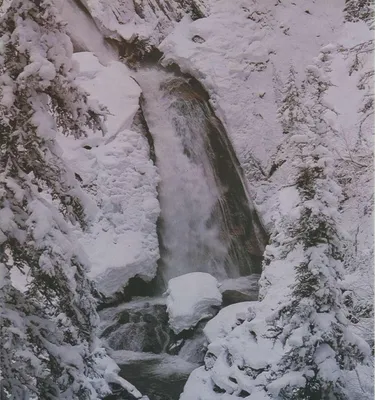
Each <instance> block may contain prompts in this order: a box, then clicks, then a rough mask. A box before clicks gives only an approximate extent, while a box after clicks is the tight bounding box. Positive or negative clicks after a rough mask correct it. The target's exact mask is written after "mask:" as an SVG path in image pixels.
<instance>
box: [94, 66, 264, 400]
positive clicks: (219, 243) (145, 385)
mask: <svg viewBox="0 0 375 400" xmlns="http://www.w3.org/2000/svg"><path fill="white" fill-rule="evenodd" d="M134 79H135V80H136V81H137V83H138V84H139V85H140V87H141V89H142V96H141V101H140V109H139V111H138V112H137V114H136V116H135V118H134V122H133V126H132V128H131V129H133V130H136V131H138V132H141V133H142V134H144V135H145V136H146V137H147V138H148V140H149V144H150V157H151V158H152V159H153V161H154V162H155V163H156V166H157V168H158V171H159V175H160V178H161V181H160V184H159V188H158V193H159V201H160V206H161V215H160V218H159V223H158V235H159V245H160V254H161V256H160V260H159V264H158V274H157V277H156V278H155V280H154V282H153V283H152V293H151V285H150V286H149V287H150V293H145V290H144V289H143V292H142V293H139V294H137V293H135V294H134V287H135V286H134V285H133V287H131V284H129V287H128V288H127V289H125V290H128V289H129V292H130V293H133V294H132V295H133V296H134V295H135V296H142V297H136V298H134V297H133V299H131V301H129V302H126V303H122V304H120V305H118V306H116V307H112V308H106V309H103V310H102V311H100V317H101V321H102V322H101V324H102V325H101V336H102V337H103V338H104V339H105V341H106V343H107V344H108V346H109V347H110V348H111V349H113V350H114V352H113V357H114V359H115V360H116V362H117V363H118V364H119V365H120V367H121V374H122V376H123V377H124V378H126V379H127V380H128V381H129V382H131V383H132V384H134V385H135V386H136V387H137V388H138V389H139V390H140V391H141V392H142V393H144V394H146V395H147V396H149V398H150V400H178V398H179V395H180V393H181V392H182V390H183V386H184V384H185V382H186V380H187V378H188V376H189V374H190V372H191V371H192V370H193V369H195V368H196V367H198V366H199V365H202V363H203V358H204V353H205V349H206V345H207V343H206V339H205V337H204V334H203V327H204V325H205V323H206V322H207V320H206V321H201V322H200V323H199V324H198V325H197V327H195V328H194V329H191V330H189V331H183V332H182V333H180V334H179V335H176V334H174V332H173V331H172V330H171V329H170V327H169V325H168V314H167V310H166V305H165V298H163V297H161V294H162V293H163V292H164V290H165V289H166V287H167V284H168V281H169V280H170V279H171V278H174V277H177V276H180V275H184V274H187V273H191V272H206V273H209V274H211V275H213V276H214V277H215V278H217V280H218V281H224V280H228V279H236V278H240V277H244V276H248V275H252V274H259V273H260V269H261V259H262V253H263V250H264V245H265V241H266V239H265V238H266V234H265V232H264V230H263V228H262V225H261V223H260V221H259V218H258V216H257V213H256V211H255V210H254V208H253V206H252V203H251V200H250V197H249V195H248V192H247V188H246V184H245V183H244V179H243V175H242V171H241V167H240V165H239V162H238V160H237V157H236V155H235V152H234V149H233V147H232V145H231V143H230V140H229V138H228V136H227V133H226V131H225V128H224V126H223V124H222V123H221V122H220V120H219V119H218V118H217V117H216V116H215V113H214V111H213V109H212V107H211V105H210V103H209V97H208V95H207V93H206V92H205V90H204V89H203V87H202V86H201V85H200V84H199V83H198V82H197V81H196V80H195V79H193V78H191V77H188V76H186V75H183V74H181V73H180V72H170V71H166V70H162V69H160V68H157V67H155V68H149V69H141V70H139V71H138V72H136V73H135V75H134ZM256 276H258V275H256ZM254 277H255V275H254ZM146 285H147V284H146ZM255 286H257V284H256V283H255ZM187 290H188V288H187ZM135 292H136V290H135ZM145 294H146V297H145ZM147 295H148V296H150V297H147ZM235 297H236V296H235ZM255 299H256V298H251V300H255ZM237 301H241V300H238V296H237V300H233V301H232V302H237ZM242 301H243V300H242ZM224 303H226V304H230V303H231V301H230V300H229V301H226V302H224Z"/></svg>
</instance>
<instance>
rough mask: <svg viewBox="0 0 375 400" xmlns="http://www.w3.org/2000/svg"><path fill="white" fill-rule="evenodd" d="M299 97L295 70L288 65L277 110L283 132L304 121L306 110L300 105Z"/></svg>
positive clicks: (291, 129) (285, 132)
mask: <svg viewBox="0 0 375 400" xmlns="http://www.w3.org/2000/svg"><path fill="white" fill-rule="evenodd" d="M300 97H301V93H300V89H299V88H298V87H297V83H296V71H295V70H294V68H293V67H290V70H289V75H288V79H287V83H286V85H285V89H284V98H283V102H282V105H281V107H280V108H279V110H278V115H279V117H280V120H281V125H282V127H283V133H284V134H288V133H290V132H293V131H294V130H295V128H296V126H297V125H298V124H301V123H303V122H306V110H304V109H303V107H302V105H301V99H300Z"/></svg>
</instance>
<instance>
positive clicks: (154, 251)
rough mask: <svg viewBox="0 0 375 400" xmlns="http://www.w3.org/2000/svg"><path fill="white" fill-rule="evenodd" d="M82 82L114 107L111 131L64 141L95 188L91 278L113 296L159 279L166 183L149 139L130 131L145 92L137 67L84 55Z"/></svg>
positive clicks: (88, 239) (87, 239)
mask: <svg viewBox="0 0 375 400" xmlns="http://www.w3.org/2000/svg"><path fill="white" fill-rule="evenodd" d="M74 58H75V60H76V61H77V62H78V63H79V67H80V75H79V84H80V85H82V86H83V88H84V89H86V91H88V93H89V94H90V99H92V101H98V102H99V103H100V104H102V105H104V106H106V107H107V109H108V112H109V114H108V117H107V121H106V128H107V134H106V136H104V137H103V136H102V134H101V133H100V132H97V133H93V132H88V136H87V138H83V139H80V140H74V139H72V138H66V137H64V136H61V137H60V138H59V142H60V145H61V147H62V148H63V149H64V158H65V159H66V160H68V162H69V164H70V166H71V168H72V169H73V170H74V172H75V173H76V174H77V175H76V176H77V179H80V180H81V185H82V187H83V188H84V189H85V190H86V191H87V193H88V197H89V200H90V201H91V203H93V204H94V207H93V206H92V204H91V203H90V207H88V206H87V207H86V209H85V211H86V214H88V213H89V211H91V212H90V213H89V214H90V215H88V219H89V226H88V229H87V230H86V231H85V232H77V234H78V236H79V238H80V242H81V245H82V246H83V248H84V250H85V251H86V253H87V254H88V256H89V258H90V261H91V265H92V269H91V272H90V275H91V277H92V278H94V279H95V280H96V281H97V284H98V288H99V290H100V291H101V292H102V293H103V294H104V295H106V296H111V295H113V294H114V293H116V292H118V291H121V290H122V288H123V287H124V286H126V284H127V282H128V280H129V279H130V278H132V277H134V276H136V275H137V276H139V277H140V278H142V279H145V280H151V279H152V278H153V277H154V276H155V274H156V267H157V265H156V262H157V260H158V258H159V244H158V238H157V233H156V221H157V218H158V215H159V212H160V208H159V202H158V200H157V184H158V181H159V178H158V175H157V172H156V167H155V166H154V164H153V163H152V161H151V160H150V154H149V152H150V149H149V145H148V142H147V139H146V137H144V136H143V135H142V134H141V133H137V132H134V131H131V130H130V127H131V124H132V122H133V117H134V115H135V113H136V112H137V109H138V101H139V95H140V89H139V87H138V85H137V84H136V83H135V81H134V80H133V79H132V78H131V77H130V72H129V69H128V68H127V67H126V66H125V65H124V64H122V63H120V62H116V61H112V62H109V63H108V65H107V66H104V65H102V64H101V63H100V62H99V60H98V59H97V58H96V57H95V56H94V55H93V54H92V53H77V54H75V57H74Z"/></svg>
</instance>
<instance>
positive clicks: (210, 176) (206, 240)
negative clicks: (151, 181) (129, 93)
mask: <svg viewBox="0 0 375 400" xmlns="http://www.w3.org/2000/svg"><path fill="white" fill-rule="evenodd" d="M136 80H137V82H138V83H139V84H140V86H141V88H142V93H143V104H142V108H143V114H144V117H145V120H146V122H147V125H148V129H149V130H150V133H151V135H152V137H153V141H154V146H155V155H156V164H157V166H158V169H159V174H160V176H161V183H160V186H159V199H160V204H161V210H162V211H161V224H160V225H161V226H160V239H161V263H160V264H161V265H160V274H161V277H162V280H163V281H164V283H166V282H167V281H168V280H169V279H170V278H172V277H175V276H179V275H182V274H186V273H189V272H194V271H202V272H208V273H210V274H212V275H213V276H215V277H216V278H218V279H219V280H222V279H226V278H228V277H230V278H235V277H239V276H241V275H249V274H251V273H254V272H259V261H260V257H261V255H262V251H263V243H264V242H263V237H264V232H263V230H262V227H261V224H260V223H259V221H258V220H257V216H256V213H255V212H254V211H253V210H252V209H251V208H250V206H249V199H248V196H247V193H246V188H245V185H244V184H243V182H242V177H241V171H240V167H239V164H238V160H237V159H236V157H235V155H234V151H233V149H232V147H231V144H230V142H229V140H228V138H227V136H226V132H225V129H224V127H223V125H222V124H221V123H220V121H219V120H218V119H217V118H216V116H215V114H214V113H213V111H212V109H211V107H210V105H209V102H208V96H207V95H206V93H205V92H204V90H203V88H202V87H200V85H199V84H198V83H197V82H196V81H194V80H190V81H192V83H191V82H190V81H189V79H187V78H185V77H183V76H179V75H176V74H173V73H170V72H166V71H161V70H156V69H150V70H142V71H140V72H138V73H137V75H136Z"/></svg>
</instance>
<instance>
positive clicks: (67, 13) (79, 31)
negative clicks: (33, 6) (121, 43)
mask: <svg viewBox="0 0 375 400" xmlns="http://www.w3.org/2000/svg"><path fill="white" fill-rule="evenodd" d="M54 2H55V3H56V6H57V8H58V10H59V13H60V16H61V18H62V19H63V20H64V21H67V27H66V30H67V33H68V34H69V36H70V38H71V40H72V42H73V45H74V48H75V51H76V52H77V51H90V52H93V53H95V55H96V56H97V57H99V59H100V60H101V61H103V62H108V61H110V60H113V59H116V58H117V55H116V51H115V50H114V49H112V48H111V47H110V46H109V45H108V43H106V42H105V40H104V38H103V35H102V34H101V33H100V32H99V30H98V28H97V26H96V24H95V22H94V20H93V18H92V17H91V16H90V15H88V14H87V13H86V12H85V11H84V10H83V9H82V8H80V7H79V6H78V5H77V2H76V1H75V0H54Z"/></svg>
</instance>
